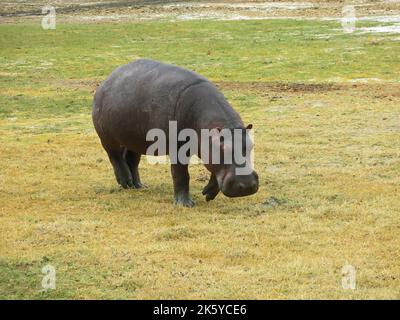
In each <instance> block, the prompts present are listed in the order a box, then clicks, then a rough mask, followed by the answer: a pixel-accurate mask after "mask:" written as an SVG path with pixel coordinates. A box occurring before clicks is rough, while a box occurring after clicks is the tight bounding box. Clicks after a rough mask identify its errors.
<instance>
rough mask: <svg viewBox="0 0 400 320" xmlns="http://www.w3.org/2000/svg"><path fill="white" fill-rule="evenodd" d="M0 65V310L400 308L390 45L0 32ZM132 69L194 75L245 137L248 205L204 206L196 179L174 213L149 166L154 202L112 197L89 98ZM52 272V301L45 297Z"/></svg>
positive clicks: (146, 196)
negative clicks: (252, 185)
mask: <svg viewBox="0 0 400 320" xmlns="http://www.w3.org/2000/svg"><path fill="white" fill-rule="evenodd" d="M370 24H372V23H369V25H370ZM0 52H1V55H0V164H1V170H0V234H1V236H0V298H6V299H15V298H35V299H42V298H43V299H49V298H56V299H65V298H111V299H118V298H129V299H131V298H133V299H150V298H156V299H157V298H166V299H170V298H181V299H186V298H187V299H192V298H200V299H202V298H209V299H213V298H222V299H225V298H250V299H269V298H273V299H286V298H300V299H308V298H337V299H361V298H367V299H370V298H379V299H380V298H390V299H393V298H395V299H399V298H400V266H399V262H400V253H399V248H400V239H399V234H400V218H399V217H400V199H399V194H400V174H399V173H400V82H399V70H400V66H399V56H400V41H399V39H398V35H389V34H380V35H371V34H361V33H358V32H356V33H353V34H345V33H343V32H342V30H341V29H340V24H339V23H337V22H321V21H295V20H268V21H261V20H260V21H207V22H206V21H203V22H199V21H197V22H196V21H187V22H145V23H131V24H118V23H102V24H87V25H79V24H64V25H63V24H58V25H57V29H56V30H47V31H46V30H42V29H41V27H40V24H39V23H38V24H26V25H24V24H4V25H0ZM138 57H147V58H153V59H158V60H162V61H165V62H170V63H174V64H179V65H181V66H183V67H187V68H189V69H192V70H195V71H197V72H199V73H202V74H203V75H205V76H207V77H208V78H209V79H211V80H213V81H214V82H216V83H217V84H218V86H219V87H220V88H221V90H222V91H223V92H224V94H225V95H226V96H227V98H228V99H229V101H230V102H231V103H232V105H233V106H234V107H235V109H236V110H238V111H239V113H240V114H241V116H242V118H243V119H244V121H245V122H246V123H248V122H251V123H253V124H254V128H255V133H254V136H255V166H256V170H257V171H258V173H259V175H260V190H259V192H258V193H257V194H256V195H254V196H251V197H247V198H238V199H228V198H225V197H223V196H221V195H219V196H218V197H217V198H216V200H215V201H212V202H210V203H206V202H205V200H204V199H203V197H202V196H201V189H202V187H203V186H204V185H205V184H206V183H207V181H206V180H207V179H208V173H207V172H206V170H205V169H204V168H203V167H201V166H200V165H195V166H192V167H191V169H190V170H191V192H192V194H193V197H194V199H195V201H196V203H197V205H196V207H195V208H193V209H186V208H181V207H175V206H174V205H173V204H172V196H173V192H172V180H171V177H170V171H169V167H168V166H167V165H150V164H148V163H146V161H143V162H142V163H141V174H142V181H143V182H144V183H145V184H146V185H147V186H148V187H149V188H147V189H144V190H140V191H138V190H123V189H121V188H119V187H118V186H117V185H116V182H115V179H114V176H113V172H112V168H111V165H110V164H109V162H108V159H107V156H106V154H105V152H104V151H103V149H102V148H101V146H100V143H99V140H98V138H97V136H96V134H95V132H94V129H93V126H92V123H91V115H90V113H91V102H92V96H93V93H94V90H95V88H96V85H97V84H98V83H99V82H101V81H102V80H103V79H104V78H105V77H106V76H107V75H108V74H109V73H110V72H111V71H112V70H113V69H114V68H116V67H117V66H119V65H121V64H124V63H127V62H129V61H132V60H134V59H136V58H138ZM47 264H50V265H53V266H54V267H55V268H56V271H57V288H56V290H48V291H42V290H41V281H42V276H43V275H42V274H41V269H42V267H43V266H45V265H47ZM345 264H351V265H353V266H354V267H355V268H356V271H357V278H356V281H357V282H356V285H357V287H356V289H355V290H344V289H343V288H342V286H341V281H342V274H341V269H342V267H343V266H344V265H345Z"/></svg>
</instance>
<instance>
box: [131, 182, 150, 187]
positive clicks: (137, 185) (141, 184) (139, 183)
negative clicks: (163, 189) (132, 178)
mask: <svg viewBox="0 0 400 320" xmlns="http://www.w3.org/2000/svg"><path fill="white" fill-rule="evenodd" d="M133 188H134V189H142V188H147V186H146V185H145V184H143V183H141V182H134V183H133Z"/></svg>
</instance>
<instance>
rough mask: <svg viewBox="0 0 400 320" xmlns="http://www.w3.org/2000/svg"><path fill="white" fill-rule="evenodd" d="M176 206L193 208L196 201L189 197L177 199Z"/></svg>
mask: <svg viewBox="0 0 400 320" xmlns="http://www.w3.org/2000/svg"><path fill="white" fill-rule="evenodd" d="M174 204H175V205H178V206H184V207H187V208H191V207H193V206H194V201H193V200H192V199H190V198H189V197H175V201H174Z"/></svg>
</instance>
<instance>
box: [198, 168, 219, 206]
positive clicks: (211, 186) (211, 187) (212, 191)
mask: <svg viewBox="0 0 400 320" xmlns="http://www.w3.org/2000/svg"><path fill="white" fill-rule="evenodd" d="M202 193H203V195H204V196H206V201H210V200H214V199H215V197H216V196H217V194H218V193H219V186H218V182H217V178H216V177H215V174H214V173H212V174H211V177H210V181H209V182H208V184H207V185H206V186H205V187H204V189H203V192H202Z"/></svg>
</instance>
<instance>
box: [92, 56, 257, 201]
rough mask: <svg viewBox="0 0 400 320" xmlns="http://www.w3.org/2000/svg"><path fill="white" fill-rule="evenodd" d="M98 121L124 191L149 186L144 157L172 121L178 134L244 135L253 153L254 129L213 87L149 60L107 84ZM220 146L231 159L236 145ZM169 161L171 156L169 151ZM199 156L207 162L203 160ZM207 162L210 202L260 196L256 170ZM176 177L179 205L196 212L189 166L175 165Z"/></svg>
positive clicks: (99, 95) (97, 101)
mask: <svg viewBox="0 0 400 320" xmlns="http://www.w3.org/2000/svg"><path fill="white" fill-rule="evenodd" d="M92 117H93V124H94V127H95V129H96V132H97V134H98V136H99V138H100V141H101V144H102V146H103V148H104V149H105V151H106V152H107V154H108V157H109V160H110V162H111V164H112V166H113V169H114V173H115V177H116V180H117V182H118V183H119V184H120V185H121V186H122V187H123V188H141V187H143V186H144V185H143V184H142V182H141V180H140V177H139V171H138V166H139V162H140V159H141V155H145V154H146V150H147V149H148V148H149V146H150V145H151V144H152V143H153V142H152V141H148V139H147V134H148V132H149V131H150V130H152V129H154V128H157V129H161V130H163V131H164V132H166V133H168V132H169V123H170V122H171V121H176V124H177V127H178V130H182V129H187V128H190V129H193V130H194V131H195V132H198V133H199V136H200V131H201V130H203V129H209V130H213V132H217V133H218V132H221V129H227V130H241V131H242V136H243V137H244V140H245V141H246V142H245V143H244V144H243V150H247V151H248V150H251V149H252V148H253V145H252V140H251V138H249V129H251V128H252V125H248V126H247V127H245V126H244V124H243V121H242V120H241V118H240V116H239V114H238V113H237V112H236V111H235V110H234V109H233V108H232V107H231V105H230V104H229V103H228V101H227V100H226V98H225V97H224V95H223V94H222V93H221V92H220V91H219V90H218V88H217V87H216V86H215V85H214V84H213V83H211V82H210V81H209V80H208V79H207V78H205V77H203V76H201V75H199V74H197V73H195V72H193V71H189V70H186V69H184V68H181V67H178V66H174V65H170V64H165V63H161V62H158V61H153V60H148V59H139V60H136V61H133V62H130V63H128V64H125V65H122V66H120V67H118V68H117V69H116V70H114V71H113V72H112V73H111V75H110V76H109V77H108V78H107V79H106V80H105V81H104V82H102V84H101V85H100V86H99V87H98V88H97V90H96V93H95V95H94V101H93V113H92ZM167 136H168V135H167ZM200 140H201V139H200ZM212 141H214V140H212ZM200 142H201V141H200ZM231 142H232V141H231ZM169 143H171V141H167V144H169ZM211 143H213V142H211ZM220 144H221V145H220V148H222V149H223V150H224V151H226V150H228V153H229V152H233V151H234V149H235V144H234V143H228V142H227V141H220ZM243 150H241V151H243ZM157 155H163V154H160V153H158V154H157ZM165 155H169V151H168V148H167V149H166V151H165ZM197 155H198V156H199V157H200V158H201V154H197ZM246 159H248V155H246ZM201 160H203V162H204V166H205V167H206V168H207V170H208V171H209V172H210V173H211V176H210V180H209V182H208V184H207V185H206V186H205V188H204V189H203V192H202V193H203V195H205V197H206V201H210V200H213V199H214V198H215V197H216V196H217V194H218V193H219V192H220V191H221V192H222V193H223V194H224V195H226V196H228V197H241V196H248V195H251V194H254V193H256V192H257V191H258V186H259V181H258V175H257V173H256V172H255V171H254V169H253V168H252V167H251V170H250V171H249V172H248V173H247V174H241V175H239V174H237V173H236V172H237V171H236V170H235V169H237V168H238V166H241V165H242V164H237V163H236V162H235V161H231V163H224V162H223V161H222V162H219V163H214V162H213V161H204V160H205V159H203V158H201ZM171 173H172V179H173V186H174V199H175V201H174V202H175V204H178V205H183V206H186V207H192V206H193V205H194V202H193V200H192V199H191V197H190V194H189V173H188V163H186V162H182V161H179V159H178V161H177V162H176V163H171Z"/></svg>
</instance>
